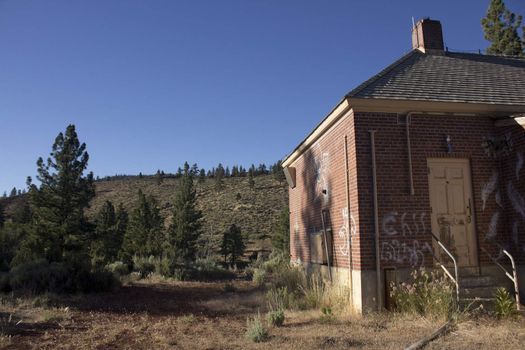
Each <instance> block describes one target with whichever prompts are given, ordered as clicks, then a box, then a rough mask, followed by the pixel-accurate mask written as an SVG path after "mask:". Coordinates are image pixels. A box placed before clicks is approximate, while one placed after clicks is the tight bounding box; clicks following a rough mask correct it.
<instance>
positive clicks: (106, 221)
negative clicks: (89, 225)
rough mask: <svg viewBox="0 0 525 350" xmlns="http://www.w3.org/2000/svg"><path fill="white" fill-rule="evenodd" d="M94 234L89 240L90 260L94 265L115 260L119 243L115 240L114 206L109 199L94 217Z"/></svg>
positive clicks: (101, 264) (100, 265)
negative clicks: (90, 240)
mask: <svg viewBox="0 0 525 350" xmlns="http://www.w3.org/2000/svg"><path fill="white" fill-rule="evenodd" d="M95 224H96V228H95V234H94V236H93V240H92V242H91V261H92V264H93V265H94V266H99V267H102V266H105V265H106V264H108V263H110V262H113V261H115V260H116V257H117V254H118V252H119V250H120V245H119V244H118V242H116V240H117V239H118V238H117V237H116V225H117V218H116V216H115V207H114V206H113V203H111V202H110V201H106V202H104V204H103V205H102V208H101V209H100V210H99V212H98V213H97V216H96V218H95Z"/></svg>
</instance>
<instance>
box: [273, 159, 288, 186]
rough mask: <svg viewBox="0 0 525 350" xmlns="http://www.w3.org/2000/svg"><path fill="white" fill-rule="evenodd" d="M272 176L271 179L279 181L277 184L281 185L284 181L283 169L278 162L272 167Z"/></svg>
mask: <svg viewBox="0 0 525 350" xmlns="http://www.w3.org/2000/svg"><path fill="white" fill-rule="evenodd" d="M272 175H273V178H274V179H275V180H277V181H279V184H281V185H282V184H283V182H284V181H285V180H286V176H285V175H284V171H283V167H282V166H281V161H280V160H278V161H277V163H275V164H274V165H272Z"/></svg>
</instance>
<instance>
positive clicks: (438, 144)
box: [290, 113, 525, 270]
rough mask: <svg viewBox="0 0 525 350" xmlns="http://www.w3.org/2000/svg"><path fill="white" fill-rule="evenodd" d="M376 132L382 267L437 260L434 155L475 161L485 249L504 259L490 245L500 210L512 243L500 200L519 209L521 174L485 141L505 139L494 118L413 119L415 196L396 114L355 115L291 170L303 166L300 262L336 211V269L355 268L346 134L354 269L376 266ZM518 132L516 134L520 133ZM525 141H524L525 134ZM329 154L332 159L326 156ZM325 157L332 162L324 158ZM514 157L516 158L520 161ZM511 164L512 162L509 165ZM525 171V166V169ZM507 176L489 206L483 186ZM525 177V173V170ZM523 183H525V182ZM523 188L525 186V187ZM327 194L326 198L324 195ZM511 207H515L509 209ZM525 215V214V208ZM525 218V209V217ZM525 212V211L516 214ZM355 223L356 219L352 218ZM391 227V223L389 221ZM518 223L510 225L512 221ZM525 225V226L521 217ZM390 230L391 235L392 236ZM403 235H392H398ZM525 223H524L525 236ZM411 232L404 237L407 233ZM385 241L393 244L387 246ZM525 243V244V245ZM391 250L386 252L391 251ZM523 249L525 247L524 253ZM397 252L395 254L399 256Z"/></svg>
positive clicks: (294, 197)
mask: <svg viewBox="0 0 525 350" xmlns="http://www.w3.org/2000/svg"><path fill="white" fill-rule="evenodd" d="M369 130H376V134H375V135H376V136H375V138H376V163H377V185H378V208H379V230H380V234H381V242H380V248H381V249H380V251H382V252H383V254H382V256H381V258H382V260H381V262H382V266H383V267H388V266H396V267H409V266H419V265H422V264H424V265H431V264H432V257H431V255H430V254H429V253H428V252H426V249H428V247H429V246H431V245H432V240H431V237H430V234H429V232H430V230H431V222H430V204H429V195H428V174H427V158H429V157H456V158H467V159H469V160H470V166H471V172H472V174H471V177H472V187H473V188H472V191H473V202H474V219H475V227H476V233H477V237H478V245H481V246H483V247H485V248H486V249H488V250H489V251H490V252H491V253H492V254H494V255H498V252H499V249H498V248H497V246H496V245H495V244H493V243H491V242H487V241H486V240H485V236H486V234H487V232H488V230H489V224H490V222H491V219H492V217H493V215H494V213H495V212H498V211H500V212H501V214H500V216H499V220H498V224H497V233H496V235H495V238H494V239H495V241H497V242H500V243H501V244H506V243H507V242H508V241H509V239H508V237H509V235H508V232H509V230H510V229H511V227H508V225H507V224H506V222H507V221H509V220H515V217H510V218H508V216H509V215H510V214H508V213H506V212H508V211H509V210H504V209H503V208H500V207H499V205H498V204H497V203H496V199H495V195H496V193H497V191H498V190H499V191H500V194H501V195H502V196H501V197H505V198H504V199H503V203H504V204H503V205H504V206H505V207H506V208H512V204H511V203H510V200H509V199H508V198H506V197H508V196H506V195H505V194H506V188H505V187H506V185H504V181H505V180H506V176H510V175H509V174H513V173H515V163H516V157H517V156H516V153H514V154H510V155H508V156H507V158H506V159H507V160H502V158H501V157H499V158H495V157H491V156H489V155H487V153H486V152H485V150H484V148H483V147H482V143H483V142H484V140H485V139H486V138H489V139H490V138H491V137H494V136H496V137H497V136H498V135H499V134H501V133H502V132H503V131H505V130H503V129H501V128H495V127H494V122H493V120H491V119H490V118H483V117H466V116H446V115H441V116H440V115H413V116H412V119H411V127H410V133H411V145H412V163H413V178H414V186H415V195H413V196H412V195H410V188H409V174H408V158H407V144H406V131H405V125H404V123H398V117H397V115H396V114H386V113H358V114H356V115H353V114H351V115H348V116H347V117H345V118H343V119H342V120H340V121H339V122H338V123H337V124H336V125H334V126H333V127H332V128H331V129H330V130H329V131H328V132H326V133H325V134H324V135H323V136H322V137H321V138H320V139H319V140H318V141H317V142H316V143H315V144H314V145H313V146H312V147H311V148H310V149H309V150H308V151H307V152H305V153H304V154H303V155H302V156H301V157H300V158H298V159H297V160H296V161H295V162H294V163H293V164H292V165H291V166H294V167H296V169H297V187H296V188H295V189H290V210H291V216H290V220H291V225H290V226H291V231H292V232H291V234H292V236H291V247H292V248H291V253H292V258H293V259H297V258H300V259H301V261H303V262H309V261H310V255H309V236H310V233H313V232H316V231H319V230H320V229H321V209H323V208H324V209H328V210H329V211H330V214H331V227H332V229H333V237H334V263H335V264H334V265H335V266H342V267H347V266H348V255H345V254H343V253H345V247H346V240H345V238H346V236H345V235H344V234H343V233H344V232H343V231H341V235H340V234H339V232H340V228H341V227H344V226H345V225H344V220H343V216H342V210H343V209H344V208H346V192H345V191H346V185H345V164H344V160H345V156H344V137H345V135H346V136H347V139H348V156H349V173H350V210H349V212H350V217H351V218H353V221H352V222H353V223H354V224H355V227H354V229H353V230H355V233H356V236H354V237H353V238H352V265H353V268H354V269H358V270H360V269H373V268H375V245H374V244H375V243H374V221H373V220H374V216H373V213H374V211H373V188H372V169H371V152H370V134H369ZM512 133H513V138H516V140H519V141H515V147H516V148H519V149H523V150H524V153H525V138H524V137H523V135H522V129H519V130H518V129H517V128H516V129H512ZM514 134H516V135H514ZM446 135H450V137H451V140H452V145H453V153H452V154H448V153H447V147H446V142H445V137H446ZM518 136H520V137H518ZM323 154H324V156H323ZM323 157H324V158H323ZM512 157H514V158H512ZM505 162H506V163H505ZM524 168H525V165H524ZM494 172H497V173H498V174H500V175H499V179H498V183H497V186H496V190H495V191H494V192H493V193H492V194H491V195H490V196H488V197H487V199H486V203H485V207H484V209H483V200H482V189H483V187H484V185H485V184H486V183H487V182H489V180H490V179H491V177H492V176H493V173H494ZM523 176H524V180H525V172H524V173H523ZM318 181H319V182H320V183H321V184H322V183H323V182H326V183H327V184H328V186H327V187H328V193H327V196H324V195H323V194H322V193H320V191H321V189H322V187H323V186H322V185H321V184H318ZM521 183H523V181H522V182H521ZM515 186H519V188H518V189H519V190H523V192H522V193H524V195H525V186H524V185H518V183H517V182H516V185H515ZM323 197H325V198H323ZM509 205H510V207H509ZM524 210H525V209H524ZM524 213H525V212H524ZM516 215H521V214H516ZM350 220H352V219H350ZM385 220H386V221H385ZM385 222H386V225H385V226H383V223H385ZM509 222H510V221H509ZM520 222H521V223H523V222H524V220H523V218H521V221H520ZM385 230H388V231H389V232H388V233H390V234H386V233H385ZM394 231H395V232H397V234H392V233H393V232H394ZM523 231H525V224H523V225H521V224H520V226H519V233H520V237H521V238H520V239H523V238H522V237H523V233H522V232H523ZM403 233H404V234H403ZM383 243H385V244H383ZM520 244H522V243H520ZM383 246H384V247H383ZM520 249H521V248H520ZM394 250H395V254H393V253H392V251H394ZM478 256H479V260H480V262H481V264H486V263H488V258H487V257H486V256H485V254H484V253H482V252H478Z"/></svg>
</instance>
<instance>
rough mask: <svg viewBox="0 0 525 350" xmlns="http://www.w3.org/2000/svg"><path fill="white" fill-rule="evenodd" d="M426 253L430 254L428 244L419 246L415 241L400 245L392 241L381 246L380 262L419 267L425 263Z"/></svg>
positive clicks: (430, 250) (430, 249)
mask: <svg viewBox="0 0 525 350" xmlns="http://www.w3.org/2000/svg"><path fill="white" fill-rule="evenodd" d="M426 252H428V253H431V252H432V247H431V246H430V244H429V243H428V242H424V243H422V244H421V243H419V241H418V240H415V239H414V240H412V241H411V242H409V243H405V242H403V243H400V242H399V241H398V240H396V239H394V240H389V241H387V242H382V244H381V260H383V261H387V262H394V263H397V264H403V263H409V264H410V265H411V266H421V265H423V263H424V262H425V253H426Z"/></svg>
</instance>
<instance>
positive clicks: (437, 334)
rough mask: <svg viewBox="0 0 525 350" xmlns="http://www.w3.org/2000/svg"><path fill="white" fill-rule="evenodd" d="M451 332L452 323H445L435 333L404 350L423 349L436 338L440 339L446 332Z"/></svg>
mask: <svg viewBox="0 0 525 350" xmlns="http://www.w3.org/2000/svg"><path fill="white" fill-rule="evenodd" d="M451 330H452V323H451V322H447V323H445V324H444V325H443V326H441V327H439V328H438V330H437V331H435V332H434V333H432V334H431V335H429V336H428V337H425V338H423V339H421V340H418V341H417V342H415V343H414V344H412V345H410V346H408V347H406V348H405V350H418V349H423V348H424V347H425V346H426V345H427V344H428V343H430V342H431V341H433V340H434V339H437V338H438V337H442V336H444V335H445V334H447V333H448V332H450V331H451Z"/></svg>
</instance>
